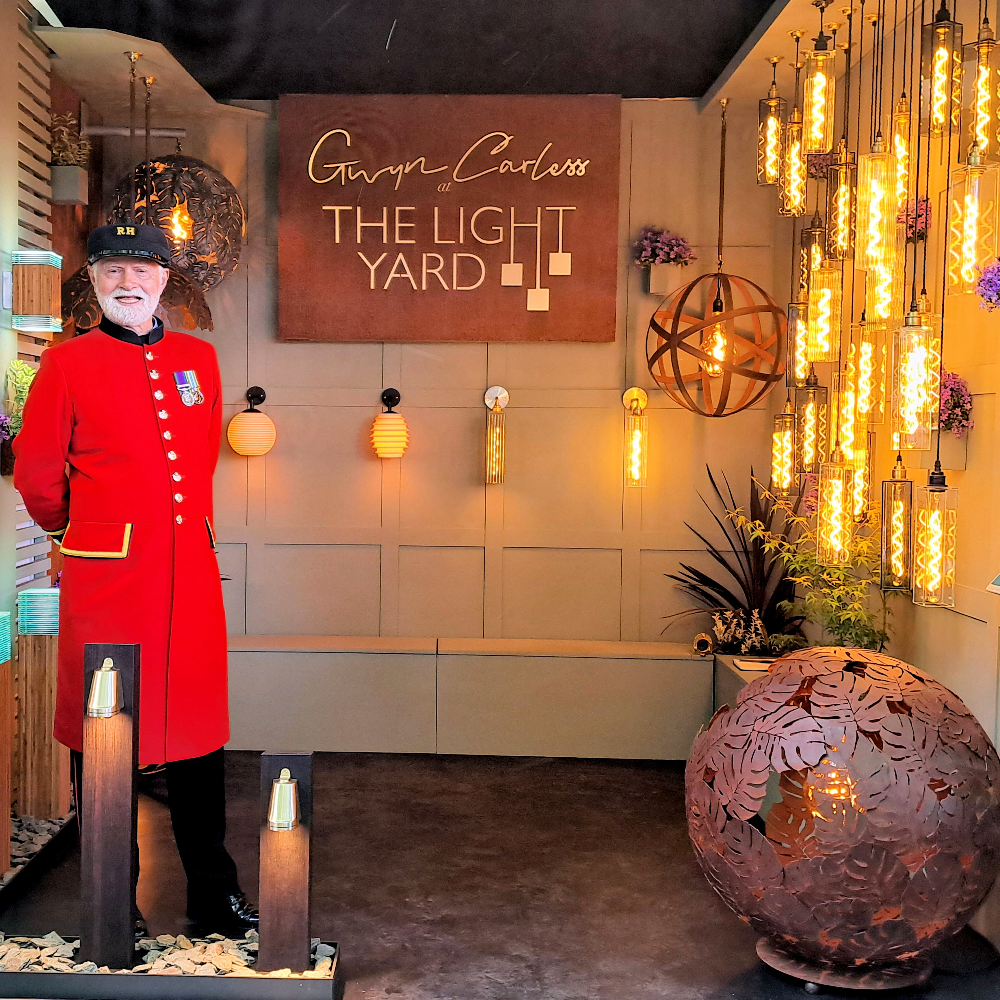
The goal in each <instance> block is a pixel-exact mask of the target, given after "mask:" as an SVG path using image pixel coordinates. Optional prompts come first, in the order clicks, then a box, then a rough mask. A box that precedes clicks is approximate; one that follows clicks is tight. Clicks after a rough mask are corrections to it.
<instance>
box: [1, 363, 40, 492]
mask: <svg viewBox="0 0 1000 1000" xmlns="http://www.w3.org/2000/svg"><path fill="white" fill-rule="evenodd" d="M34 378H35V369H34V368H32V367H31V365H29V364H26V363H25V362H24V361H20V360H14V361H12V362H11V363H10V364H9V365H8V366H7V413H6V414H4V415H0V475H2V476H12V475H14V449H13V446H12V442H13V440H14V438H15V437H16V436H17V432H18V431H19V430H20V429H21V424H22V422H23V420H24V402H25V400H26V399H27V398H28V390H29V389H30V388H31V383H32V382H33V381H34Z"/></svg>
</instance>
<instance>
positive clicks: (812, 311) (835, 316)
mask: <svg viewBox="0 0 1000 1000" xmlns="http://www.w3.org/2000/svg"><path fill="white" fill-rule="evenodd" d="M841 279H842V275H841V270H840V268H839V267H833V266H831V265H829V264H824V266H823V267H821V268H819V269H818V270H816V271H813V275H812V282H811V284H810V287H809V339H808V344H807V346H806V356H807V358H808V360H809V361H810V362H816V361H836V360H837V352H838V348H839V345H840V299H841V295H842V291H841Z"/></svg>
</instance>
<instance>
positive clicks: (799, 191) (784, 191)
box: [778, 108, 806, 216]
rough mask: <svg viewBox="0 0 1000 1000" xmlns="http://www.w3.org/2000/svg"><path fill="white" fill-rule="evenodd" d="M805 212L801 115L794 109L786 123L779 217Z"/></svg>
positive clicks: (804, 169)
mask: <svg viewBox="0 0 1000 1000" xmlns="http://www.w3.org/2000/svg"><path fill="white" fill-rule="evenodd" d="M805 210H806V165H805V157H804V155H803V151H802V115H801V112H800V111H799V110H798V108H796V109H795V110H794V111H793V112H792V117H791V118H790V119H789V122H788V135H787V139H786V143H785V161H784V168H783V170H782V175H781V201H780V203H779V206H778V211H779V212H780V214H781V215H790V216H798V215H802V214H803V212H805Z"/></svg>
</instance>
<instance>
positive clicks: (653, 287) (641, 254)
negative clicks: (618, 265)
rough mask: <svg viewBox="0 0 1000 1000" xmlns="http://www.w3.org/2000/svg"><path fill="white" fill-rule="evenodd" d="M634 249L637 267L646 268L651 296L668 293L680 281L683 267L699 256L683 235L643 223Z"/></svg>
mask: <svg viewBox="0 0 1000 1000" xmlns="http://www.w3.org/2000/svg"><path fill="white" fill-rule="evenodd" d="M633 251H634V257H635V263H636V266H637V267H643V268H646V280H647V290H648V291H649V294H650V295H669V294H670V293H671V292H672V291H673V290H674V289H675V288H677V287H678V285H679V283H680V277H681V273H682V272H681V268H684V267H687V266H688V264H690V263H691V261H693V260H697V259H698V258H697V256H696V255H695V252H694V251H693V250H692V249H691V245H690V244H689V243H688V241H687V240H686V239H684V237H683V236H678V235H677V234H676V233H671V232H668V231H667V230H666V229H661V228H660V227H659V226H643V227H642V231H641V232H640V233H639V238H638V239H637V240H636V241H635V243H634V244H633Z"/></svg>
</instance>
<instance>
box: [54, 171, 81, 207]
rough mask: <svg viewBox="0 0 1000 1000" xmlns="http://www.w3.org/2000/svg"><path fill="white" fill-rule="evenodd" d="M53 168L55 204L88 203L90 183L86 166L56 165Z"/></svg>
mask: <svg viewBox="0 0 1000 1000" xmlns="http://www.w3.org/2000/svg"><path fill="white" fill-rule="evenodd" d="M51 170H52V195H51V198H50V201H51V202H52V204H53V205H86V204H87V200H88V197H87V192H88V187H89V183H88V180H87V171H86V168H84V167H77V166H72V165H70V166H64V165H61V164H60V165H56V166H53V167H52V168H51Z"/></svg>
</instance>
